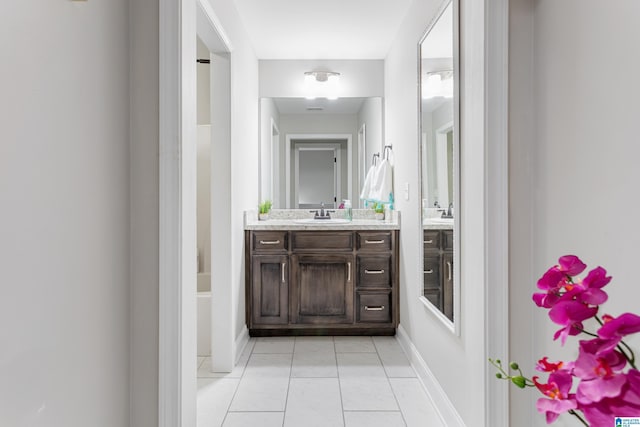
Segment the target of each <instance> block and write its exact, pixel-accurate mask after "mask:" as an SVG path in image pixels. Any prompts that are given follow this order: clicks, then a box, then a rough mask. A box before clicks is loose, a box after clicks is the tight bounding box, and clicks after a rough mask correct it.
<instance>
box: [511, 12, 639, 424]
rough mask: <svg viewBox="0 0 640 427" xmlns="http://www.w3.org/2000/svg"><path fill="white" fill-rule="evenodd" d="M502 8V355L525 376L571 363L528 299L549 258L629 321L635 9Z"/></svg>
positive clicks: (521, 401)
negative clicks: (505, 300)
mask: <svg viewBox="0 0 640 427" xmlns="http://www.w3.org/2000/svg"><path fill="white" fill-rule="evenodd" d="M511 9H512V14H511V22H512V25H511V27H512V30H511V35H510V38H511V41H512V44H511V49H510V53H511V55H512V61H511V64H510V67H511V68H510V72H511V82H512V83H511V87H512V88H514V89H515V92H514V93H512V95H511V108H510V115H511V123H510V127H511V135H510V140H511V141H510V151H511V165H512V167H511V168H510V171H511V172H510V180H511V182H512V184H515V185H512V187H511V194H510V196H511V199H512V200H511V218H512V219H511V248H512V254H513V255H514V256H512V260H511V265H510V269H511V276H512V280H511V282H512V283H514V285H513V286H512V287H511V299H512V306H513V307H518V316H516V315H515V314H514V316H513V317H512V333H511V341H512V348H511V351H512V355H513V358H518V359H520V360H526V362H527V365H526V366H528V367H530V368H529V369H528V370H529V371H530V372H532V370H533V364H532V363H535V360H538V359H539V358H541V357H542V356H543V355H548V356H549V357H550V359H552V360H553V359H556V358H563V357H567V358H572V357H574V356H575V355H576V351H575V349H576V347H577V340H576V339H572V338H570V339H569V340H568V341H567V344H566V346H565V348H564V349H561V347H560V344H559V343H557V342H553V341H552V336H553V333H554V331H555V329H556V327H555V326H553V324H552V323H551V322H550V321H549V319H548V317H547V316H546V314H545V313H544V312H543V310H540V309H537V308H532V306H533V303H532V302H531V299H530V298H531V294H532V293H533V292H534V291H535V282H536V281H537V279H538V277H540V276H541V275H542V274H543V273H544V271H546V269H547V268H548V267H550V266H551V265H553V264H555V263H556V262H557V259H558V257H559V256H561V255H564V254H567V253H573V254H576V255H578V256H580V257H581V258H582V259H583V261H585V262H586V263H587V264H588V265H589V267H590V268H594V267H595V266H597V265H601V266H603V267H604V268H606V269H607V271H608V272H609V273H610V274H611V275H612V276H613V281H612V282H611V284H610V285H609V286H608V287H607V288H606V290H607V291H608V292H609V301H608V302H607V303H606V304H605V306H604V308H605V310H604V312H606V313H611V314H614V315H617V314H620V313H622V312H625V311H635V312H637V311H638V303H637V302H638V301H639V300H640V289H639V288H638V286H637V271H636V269H635V265H636V264H637V256H636V254H637V248H638V245H639V244H640V227H638V225H637V216H638V215H637V212H638V210H639V209H640V199H639V198H638V189H637V183H638V182H640V168H638V167H637V159H638V157H639V156H640V147H639V146H638V144H637V141H638V128H637V117H638V116H639V114H640V108H639V107H638V104H637V100H638V99H639V98H640V84H639V83H638V80H637V76H638V75H639V73H640V57H639V56H638V55H635V54H633V53H632V52H635V51H637V46H636V45H637V43H636V41H637V40H638V39H640V28H638V26H637V22H636V21H637V17H638V16H640V4H639V3H638V2H637V1H633V0H621V1H619V2H616V4H615V7H613V6H612V5H611V4H607V3H603V2H599V1H596V0H587V1H577V0H571V1H564V2H555V1H551V0H537V1H525V0H517V1H511ZM518 59H520V60H522V62H516V61H517V60H518ZM522 64H526V65H528V67H525V66H523V65H522ZM528 81H531V82H532V83H528ZM525 118H528V119H525ZM529 135H531V136H529ZM523 207H528V208H530V209H531V212H530V213H526V212H523V209H522V208H523ZM520 214H524V215H525V216H524V217H519V215H520ZM516 283H517V285H516ZM534 325H535V327H534ZM632 343H633V347H634V348H635V349H636V351H638V350H640V340H638V339H637V338H636V339H635V340H634V341H633V342H632ZM521 365H523V363H521ZM511 395H512V414H511V416H512V420H513V424H514V425H515V424H517V425H523V426H524V425H536V426H543V425H546V424H545V422H544V417H543V416H541V415H539V414H537V412H536V411H535V409H533V407H534V405H535V399H536V398H537V396H536V395H535V393H522V392H520V390H513V391H512V394H511ZM530 414H531V415H530ZM534 414H535V415H534ZM563 418H565V417H561V420H562V419H563ZM516 420H517V423H516ZM524 420H532V421H531V423H530V424H528V423H527V422H525V421H524ZM572 423H573V420H572V419H571V417H566V418H565V422H564V424H563V423H562V421H561V422H559V423H557V424H558V425H567V426H568V425H574V424H572Z"/></svg>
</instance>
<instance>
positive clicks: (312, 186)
mask: <svg viewBox="0 0 640 427" xmlns="http://www.w3.org/2000/svg"><path fill="white" fill-rule="evenodd" d="M338 157H339V155H338V150H337V149H336V148H335V147H326V146H324V147H299V146H296V150H295V164H296V179H295V200H296V207H297V208H299V209H315V208H319V207H320V206H321V204H323V203H324V206H325V208H331V209H333V208H335V207H336V202H337V200H338V194H337V189H338V182H337V180H338V179H337V170H338Z"/></svg>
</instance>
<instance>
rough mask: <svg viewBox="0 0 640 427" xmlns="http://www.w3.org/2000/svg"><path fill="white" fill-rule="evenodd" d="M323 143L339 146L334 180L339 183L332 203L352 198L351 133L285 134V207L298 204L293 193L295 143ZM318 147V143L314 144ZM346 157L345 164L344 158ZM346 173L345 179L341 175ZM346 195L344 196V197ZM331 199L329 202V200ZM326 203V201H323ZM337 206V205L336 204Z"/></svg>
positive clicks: (295, 163)
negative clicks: (338, 164) (338, 165)
mask: <svg viewBox="0 0 640 427" xmlns="http://www.w3.org/2000/svg"><path fill="white" fill-rule="evenodd" d="M306 143H308V144H324V145H325V146H333V147H335V146H337V145H339V146H340V150H339V151H340V153H339V156H337V158H336V161H335V162H336V163H337V162H338V161H340V167H339V168H336V175H337V178H336V181H337V182H338V183H339V186H340V187H339V189H338V190H336V193H335V194H334V196H333V197H332V198H331V200H333V199H334V198H335V199H336V201H335V202H333V203H338V202H339V201H341V200H342V198H343V197H344V198H345V199H349V200H353V197H352V194H353V192H352V191H353V179H352V173H353V167H352V163H353V160H352V159H353V154H352V153H353V151H352V135H351V134H349V133H347V134H286V135H285V145H284V154H285V164H284V170H285V202H286V203H285V204H286V206H285V207H286V209H293V208H295V207H296V206H298V203H297V197H296V195H295V188H294V187H295V186H296V185H295V180H296V172H295V167H296V165H297V162H296V158H295V155H296V154H295V153H296V151H295V146H296V145H297V144H306ZM315 146H316V147H318V146H319V145H315ZM345 157H346V159H347V161H346V165H345V162H344V158H345ZM345 175H346V179H344V178H343V177H344V176H345ZM356 179H357V178H356ZM345 196H346V197H345ZM331 200H330V201H329V202H331ZM325 203H326V202H325ZM336 206H337V205H336Z"/></svg>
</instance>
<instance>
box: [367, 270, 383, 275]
mask: <svg viewBox="0 0 640 427" xmlns="http://www.w3.org/2000/svg"><path fill="white" fill-rule="evenodd" d="M364 274H384V270H366V269H365V270H364Z"/></svg>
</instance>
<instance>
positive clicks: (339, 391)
mask: <svg viewBox="0 0 640 427" xmlns="http://www.w3.org/2000/svg"><path fill="white" fill-rule="evenodd" d="M333 358H334V360H335V361H336V377H337V380H338V393H340V409H342V425H344V426H346V425H347V419H346V418H345V416H344V400H343V399H342V383H341V382H340V369H338V352H337V349H336V340H335V337H334V339H333Z"/></svg>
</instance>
